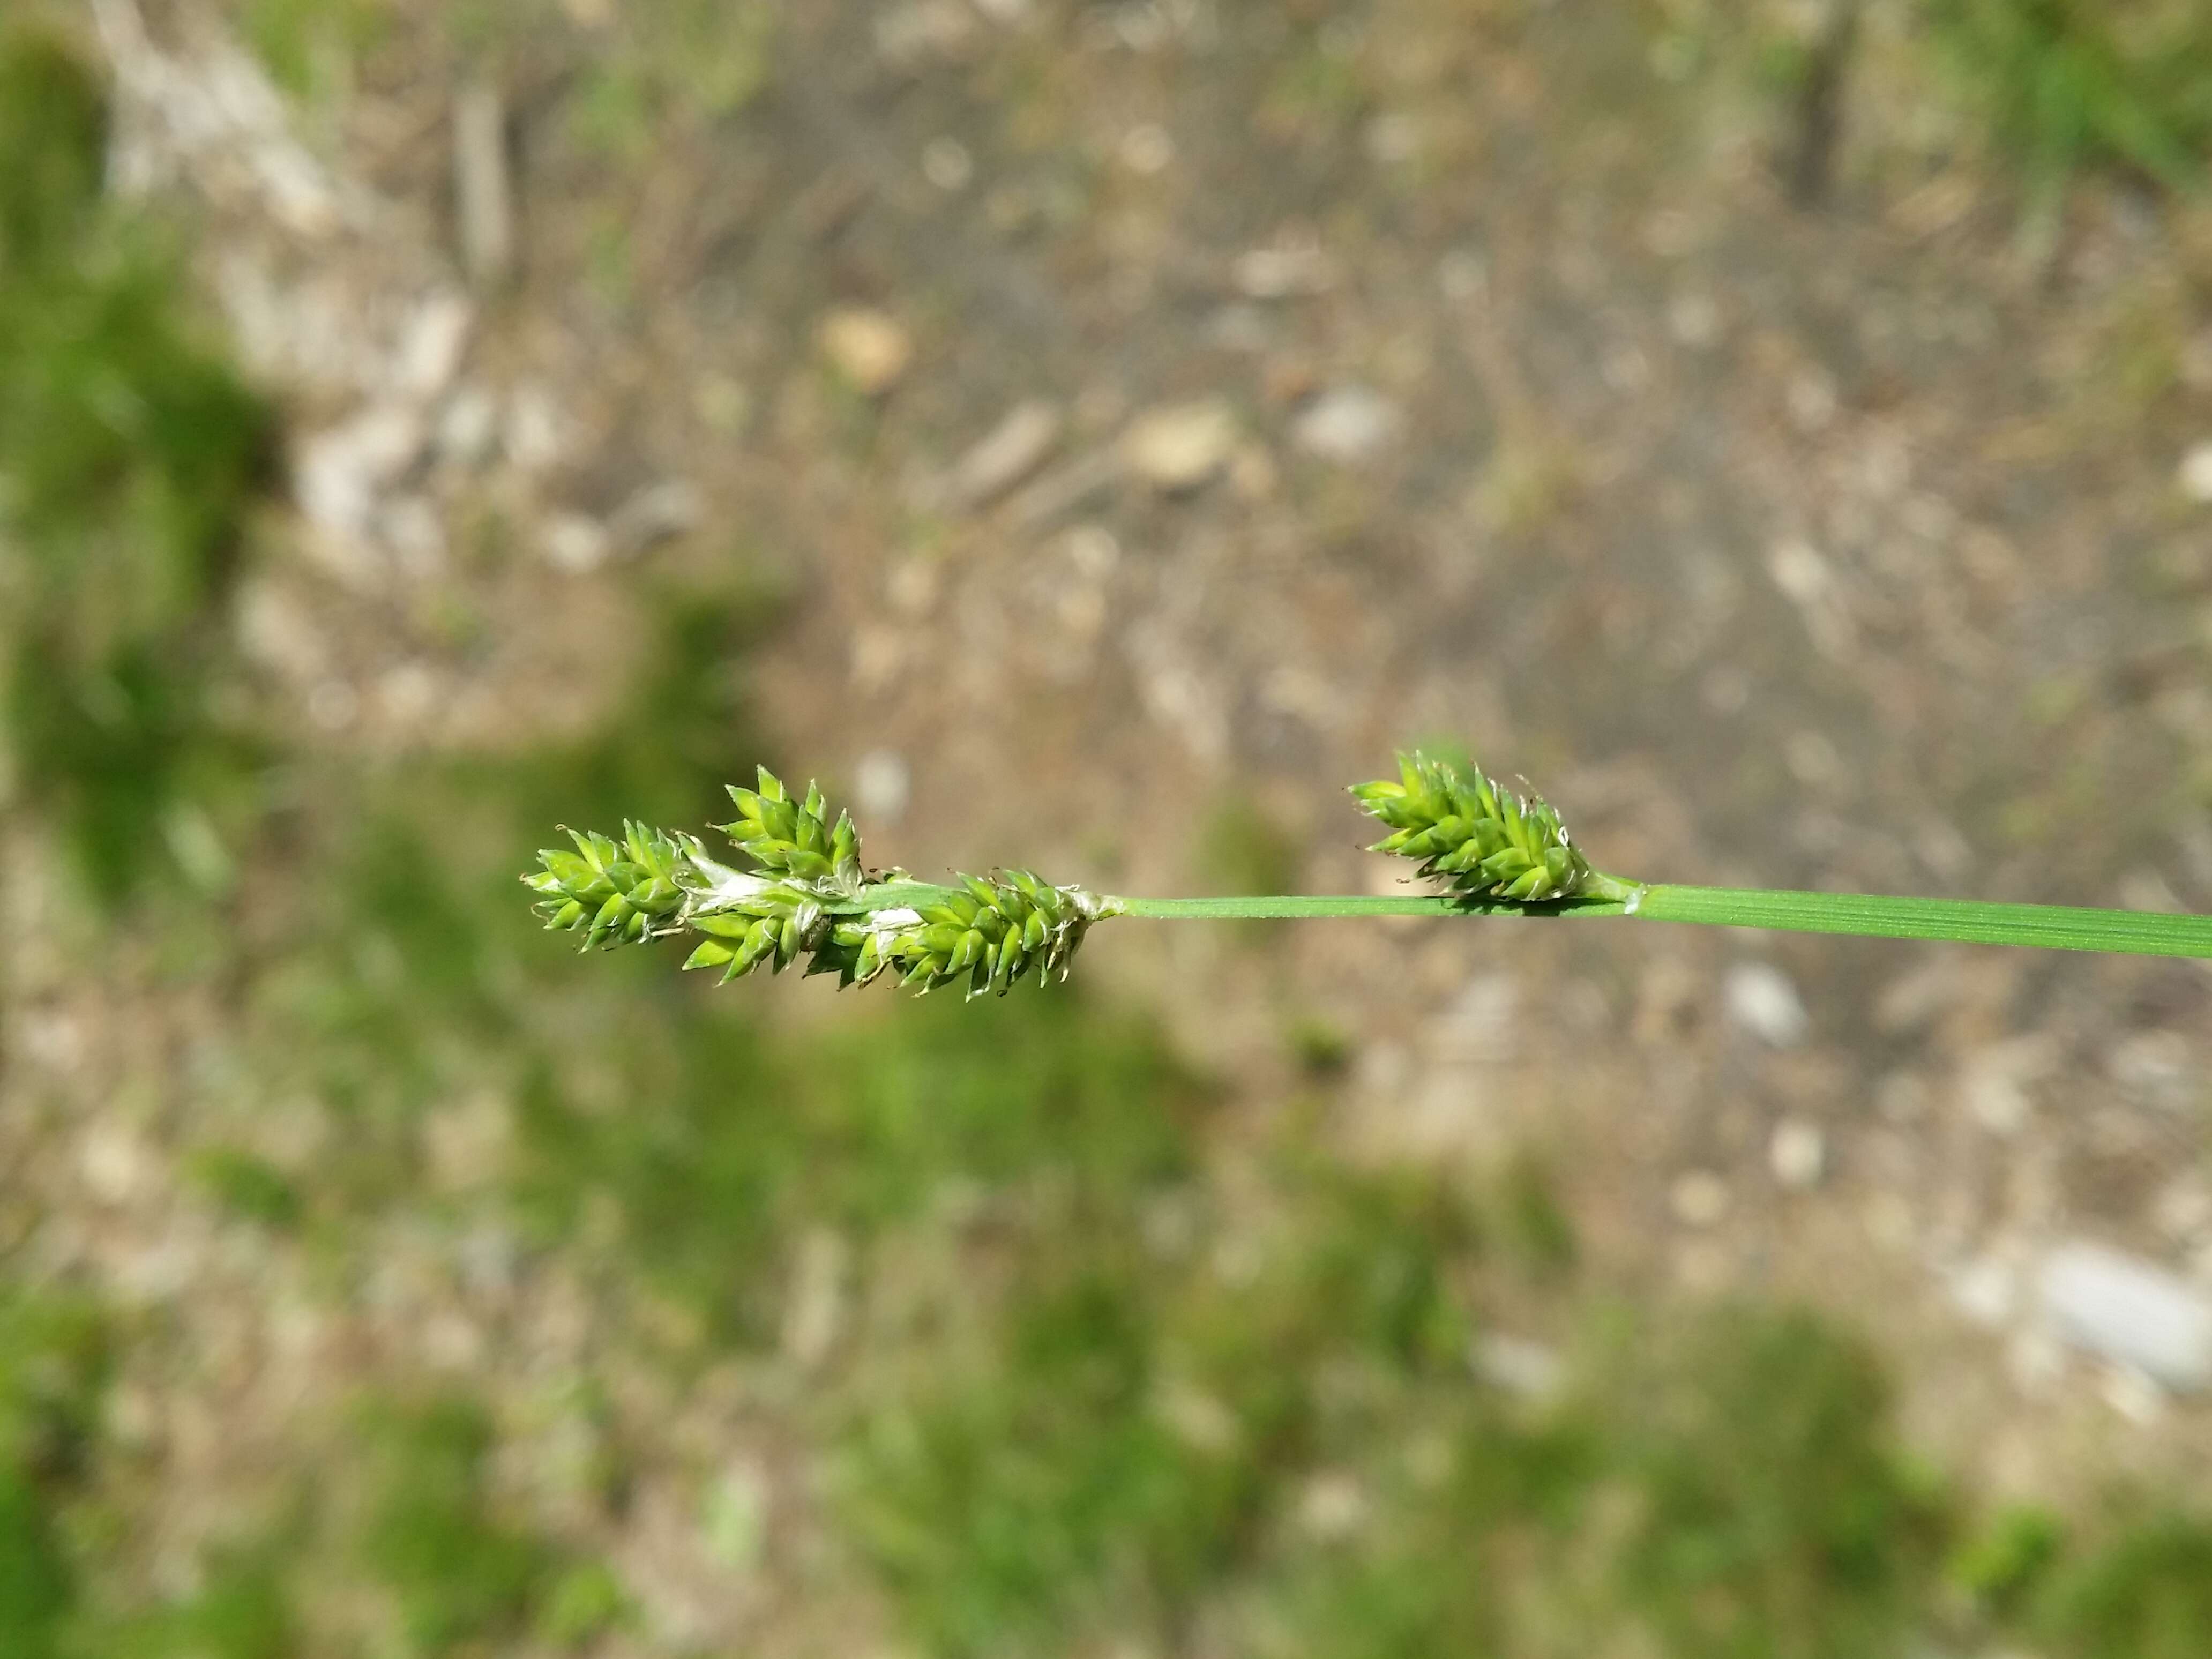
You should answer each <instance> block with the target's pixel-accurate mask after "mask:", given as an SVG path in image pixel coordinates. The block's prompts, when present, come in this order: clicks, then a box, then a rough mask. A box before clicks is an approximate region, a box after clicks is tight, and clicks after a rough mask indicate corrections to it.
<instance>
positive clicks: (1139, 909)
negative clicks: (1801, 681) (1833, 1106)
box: [1106, 878, 2212, 957]
mask: <svg viewBox="0 0 2212 1659" xmlns="http://www.w3.org/2000/svg"><path fill="white" fill-rule="evenodd" d="M1615 894H1618V895H1620V896H1613V895H1615ZM1106 907H1107V913H1108V914H1109V915H1114V914H1118V915H1131V916H1152V917H1157V918H1161V919H1173V918H1182V919H1187V920H1212V921H1229V920H1236V919H1245V918H1250V919H1274V918H1293V917H1317V916H1467V915H1486V916H1498V915H1515V916H1528V917H1547V916H1634V917H1635V918H1636V919H1637V920H1638V921H1683V922H1696V923H1700V924H1703V925H1705V926H1710V927H1763V928H1770V929H1773V930H1775V931H1778V932H1784V933H1844V934H1850V935H1854V936H1857V937H1859V938H1863V939H1935V940H1939V941H1942V942H1947V943H1953V944H1964V945H2026V946H2033V947H2035V948H2038V949H2042V950H2050V951H2111V952H2120V953H2124V954H2128V955H2134V956H2157V957H2212V916H2200V915H2162V914H2159V913H2155V912H2150V911H2141V910H2102V909H2092V908H2081V907H2076V906H2069V905H2057V904H1997V903H1990V902H1984V901H1982V900H1978V899H1932V898H1905V897H1897V896H1889V895H1886V894H1876V893H1815V892H1800V891H1791V890H1781V889H1772V888H1741V887H1684V886H1675V885H1671V884H1670V885H1660V886H1647V887H1644V888H1641V889H1638V887H1636V886H1635V885H1634V884H1630V883H1625V882H1619V881H1616V880H1613V879H1612V878H1601V890H1600V891H1598V892H1596V893H1594V894H1592V895H1589V896H1577V897H1575V898H1571V899H1560V900H1556V901H1553V902H1550V903H1545V904H1516V903H1513V902H1510V901H1504V900H1497V901H1490V902H1480V901H1476V902H1469V901H1467V900H1463V899H1457V898H1451V897H1436V898H1420V897H1410V896H1409V897H1406V898H1395V897H1384V898H1376V897H1369V896H1364V895H1349V894H1346V895H1340V896H1339V895H1330V896H1322V895H1316V896H1267V897H1259V898H1113V899H1109V900H1107V901H1106Z"/></svg>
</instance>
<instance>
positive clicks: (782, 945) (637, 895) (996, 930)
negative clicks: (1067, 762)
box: [523, 767, 1107, 996]
mask: <svg viewBox="0 0 2212 1659" xmlns="http://www.w3.org/2000/svg"><path fill="white" fill-rule="evenodd" d="M730 798H731V799H732V800H733V801H735V802H736V803H737V807H738V816H737V817H736V818H735V819H733V820H732V821H731V822H730V823H726V824H722V825H720V826H719V827H720V829H721V830H722V831H723V833H724V834H726V835H727V836H729V837H730V839H731V840H732V842H735V843H736V844H737V848H738V851H739V852H740V853H742V854H744V855H745V857H746V859H747V860H750V863H751V864H752V865H753V866H755V867H754V868H753V869H751V870H739V869H733V868H732V867H731V866H727V865H725V864H721V863H719V862H717V861H716V860H714V859H711V858H709V857H708V856H707V854H706V853H705V851H704V849H702V848H701V846H700V844H699V843H698V842H697V841H696V840H694V839H693V838H692V837H691V836H685V835H680V834H679V835H674V836H671V835H666V834H664V833H662V832H661V831H659V830H656V829H647V828H646V827H645V826H644V825H642V824H626V825H624V826H623V841H622V842H614V841H612V840H611V839H609V838H608V837H607V836H599V835H579V834H575V833H574V832H573V831H572V832H571V838H572V839H573V840H574V842H575V843H576V850H575V851H574V852H573V853H571V852H568V851H565V850H552V851H547V852H543V853H540V854H538V860H539V862H540V863H541V864H543V865H544V869H543V870H542V871H540V872H537V873H535V874H532V875H529V876H526V877H524V878H523V879H524V881H525V882H526V884H528V885H529V886H530V888H531V890H532V891H533V892H536V893H538V895H539V896H540V897H539V901H538V913H539V915H542V916H544V918H545V921H546V925H547V926H548V927H563V928H582V929H584V930H585V943H586V948H588V947H590V946H592V945H617V944H624V943H635V942H636V941H639V940H643V939H654V938H659V937H660V936H662V935H665V934H668V933H678V932H682V931H684V930H687V929H688V930H690V932H692V933H696V934H699V935H702V938H701V939H700V940H699V943H698V944H697V945H696V947H695V948H694V949H693V951H692V952H691V954H690V957H689V958H688V959H687V960H686V961H685V963H684V967H686V968H687V969H690V968H708V969H712V968H719V969H721V970H722V975H721V976H722V979H723V980H724V981H729V980H732V979H736V978H738V976H740V975H744V974H749V973H751V972H752V971H753V970H754V969H757V968H763V967H765V968H767V969H769V971H770V972H772V973H781V972H782V971H783V970H784V969H787V968H788V967H790V966H792V965H793V963H797V962H799V961H800V960H801V959H802V958H804V959H805V971H806V972H807V973H809V974H835V975H837V977H838V979H839V981H840V982H841V983H842V984H846V985H865V984H866V983H868V982H869V981H872V980H874V979H878V978H880V977H882V976H883V975H885V974H887V973H888V974H889V975H890V976H891V977H893V978H895V979H896V980H897V981H899V982H900V983H902V984H904V985H910V986H913V987H916V988H917V989H919V990H922V991H928V990H931V989H933V988H934V987H938V986H939V985H945V984H950V983H951V982H952V981H955V980H962V979H964V980H965V981H967V982H968V990H969V995H970V996H975V995H979V994H981V993H983V992H985V991H996V992H999V993H1000V994H1005V993H1006V991H1007V990H1008V989H1010V988H1011V987H1012V986H1013V984H1014V982H1015V981H1018V980H1019V979H1021V978H1023V977H1024V975H1029V974H1031V973H1034V974H1036V976H1037V979H1038V981H1039V982H1040V983H1042V982H1043V981H1044V980H1045V979H1046V978H1047V977H1048V976H1050V975H1053V974H1054V973H1055V972H1057V974H1058V975H1059V976H1060V977H1061V978H1063V979H1064V978H1066V975H1067V966H1068V963H1069V960H1070V959H1071V958H1072V957H1073V956H1074V954H1075V950H1076V946H1077V945H1079V944H1080V943H1081V942H1082V939H1083V935H1084V933H1085V932H1086V931H1087V930H1088V929H1089V927H1090V926H1091V923H1092V922H1093V921H1097V920H1098V918H1099V917H1100V916H1101V915H1105V914H1107V906H1106V903H1105V902H1103V901H1102V900H1100V899H1099V898H1098V897H1097V896H1096V895H1095V894H1091V893H1088V892H1085V890H1083V889H1081V888H1079V887H1054V886H1053V885H1051V884H1048V883H1047V882H1046V881H1044V880H1043V879H1042V878H1039V877H1037V876H1036V875H1033V874H1031V873H1030V872H1028V871H1026V870H1009V871H1005V872H1000V873H999V874H997V875H994V876H991V877H988V878H984V877H979V876H959V877H956V878H953V881H954V884H953V885H950V886H940V885H937V884H929V883H917V882H912V881H911V880H910V879H909V878H908V876H907V874H906V872H904V871H902V870H888V871H882V872H871V871H869V870H867V869H866V867H865V866H863V865H862V864H861V863H860V832H859V831H858V830H857V829H854V826H853V820H852V817H851V815H850V814H849V813H844V812H840V813H839V814H837V816H836V820H835V821H834V822H833V821H832V820H831V818H830V817H829V807H828V806H827V805H826V804H825V803H824V802H823V798H822V791H821V789H820V787H818V786H817V785H815V784H811V783H810V784H809V785H808V786H807V788H806V793H805V796H804V797H802V798H800V799H793V798H792V796H791V793H790V792H789V791H788V790H787V789H786V788H785V787H784V785H783V782H782V780H781V779H780V778H778V777H777V776H776V775H775V774H774V773H773V772H770V771H769V769H767V768H766V767H762V768H761V769H760V775H759V785H758V787H757V788H752V789H740V788H737V787H732V789H731V790H730ZM908 892H910V893H911V895H912V897H913V904H912V906H907V905H902V904H901V903H900V902H899V901H900V899H901V897H902V896H905V895H906V894H907V893H908Z"/></svg>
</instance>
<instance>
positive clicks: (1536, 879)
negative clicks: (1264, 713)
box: [1352, 752, 1591, 903]
mask: <svg viewBox="0 0 2212 1659" xmlns="http://www.w3.org/2000/svg"><path fill="white" fill-rule="evenodd" d="M1352 795H1353V797H1354V798H1355V799H1358V802H1359V805H1360V810H1361V811H1364V812H1366V813H1367V814H1368V815H1369V816H1370V817H1373V818H1375V819H1376V820H1377V821H1378V822H1380V823H1382V824H1383V825H1384V826H1385V827H1386V828H1387V829H1389V831H1390V833H1389V835H1388V836H1384V837H1383V839H1382V840H1381V841H1378V842H1376V843H1375V844H1374V846H1373V847H1372V848H1370V849H1369V850H1370V851H1372V852H1376V853H1395V854H1397V855H1398V856H1399V857H1401V858H1408V859H1414V860H1419V864H1420V866H1421V873H1422V874H1423V875H1425V876H1438V877H1442V878H1443V879H1444V880H1446V881H1447V882H1449V884H1450V886H1451V890H1452V891H1453V892H1454V893H1455V894H1457V895H1460V896H1464V897H1467V898H1481V899H1510V900H1514V901H1516V902H1521V903H1540V902H1544V901H1546V900H1549V899H1562V898H1570V897H1572V896H1574V895H1575V894H1576V893H1577V892H1580V891H1581V890H1582V889H1583V884H1585V883H1586V882H1588V881H1589V879H1590V877H1591V871H1590V866H1589V861H1588V860H1585V859H1584V858H1583V855H1582V853H1581V851H1580V849H1579V848H1577V847H1576V846H1575V844H1574V842H1573V841H1572V840H1571V838H1570V837H1569V836H1568V835H1567V828H1566V825H1565V824H1564V823H1560V821H1559V813H1558V812H1556V811H1553V809H1552V807H1551V805H1549V804H1548V803H1547V802H1546V801H1544V800H1542V799H1540V798H1537V797H1534V796H1531V797H1530V798H1528V799H1522V797H1520V796H1518V795H1516V794H1514V793H1512V792H1511V791H1510V790H1506V789H1501V788H1499V787H1498V785H1497V784H1496V783H1495V782H1493V781H1492V780H1491V779H1490V778H1489V777H1487V776H1486V775H1484V773H1483V771H1482V769H1480V767H1476V766H1472V765H1470V766H1468V767H1467V768H1466V769H1461V768H1459V767H1457V766H1455V765H1453V764H1452V763H1450V762H1449V761H1444V760H1432V759H1431V758H1430V757H1427V756H1425V755H1422V754H1419V753H1418V752H1416V753H1414V754H1411V755H1401V756H1399V757H1398V781H1395V782H1391V781H1387V780H1386V781H1379V782H1375V783H1363V784H1358V785H1355V786H1353V787H1352Z"/></svg>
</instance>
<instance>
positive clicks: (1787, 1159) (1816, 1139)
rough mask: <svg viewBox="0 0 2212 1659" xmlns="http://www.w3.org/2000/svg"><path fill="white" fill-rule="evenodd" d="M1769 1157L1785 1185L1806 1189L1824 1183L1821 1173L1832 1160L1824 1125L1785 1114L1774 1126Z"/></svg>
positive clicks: (1768, 1159)
mask: <svg viewBox="0 0 2212 1659" xmlns="http://www.w3.org/2000/svg"><path fill="white" fill-rule="evenodd" d="M1766 1161H1767V1163H1768V1164H1769V1165H1771V1167H1772V1169H1773V1170H1774V1178H1775V1179H1776V1180H1777V1181H1778V1182H1781V1183H1782V1184H1783V1185H1784V1186H1785V1187H1788V1188H1793V1189H1794V1190H1796V1191H1798V1192H1802V1191H1804V1190H1806V1189H1807V1188H1811V1187H1817V1186H1819V1185H1820V1177H1821V1176H1822V1175H1823V1174H1824V1173H1825V1172H1826V1169H1827V1164H1828V1140H1827V1137H1826V1135H1824V1134H1823V1133H1821V1132H1820V1126H1819V1125H1818V1124H1814V1123H1808V1122H1806V1121H1803V1120H1802V1119H1801V1118H1784V1119H1783V1121H1781V1122H1779V1123H1778V1124H1776V1125H1775V1126H1774V1139H1772V1140H1771V1141H1770V1142H1769V1143H1768V1144H1767V1148H1766Z"/></svg>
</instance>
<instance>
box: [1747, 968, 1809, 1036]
mask: <svg viewBox="0 0 2212 1659" xmlns="http://www.w3.org/2000/svg"><path fill="white" fill-rule="evenodd" d="M1727 998H1728V1011H1729V1018H1731V1019H1733V1020H1734V1021H1735V1023H1736V1024H1738V1025H1740V1026H1741V1027H1742V1028H1743V1029H1744V1030H1747V1031H1748V1032H1750V1033H1751V1034H1752V1035H1753V1036H1755V1037H1757V1038H1758V1039H1759V1041H1760V1042H1764V1043H1765V1044H1766V1045H1767V1046H1768V1047H1770V1048H1796V1046H1797V1045H1798V1044H1799V1043H1801V1042H1803V1041H1804V1040H1805V1033H1806V1031H1807V1030H1808V1029H1809V1028H1810V1026H1811V1024H1812V1021H1811V1019H1810V1018H1809V1017H1808V1015H1807V1014H1806V1012H1805V1002H1804V999H1803V998H1802V997H1800V996H1799V995H1798V994H1797V987H1796V986H1795V985H1793V984H1792V983H1790V976H1789V975H1787V974H1785V973H1784V972H1783V971H1782V970H1781V969H1779V968H1777V967H1775V966H1774V965H1773V964H1772V963H1765V962H1739V963H1736V964H1735V967H1733V968H1731V969H1729V973H1728V986H1727Z"/></svg>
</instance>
